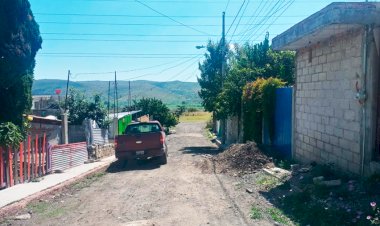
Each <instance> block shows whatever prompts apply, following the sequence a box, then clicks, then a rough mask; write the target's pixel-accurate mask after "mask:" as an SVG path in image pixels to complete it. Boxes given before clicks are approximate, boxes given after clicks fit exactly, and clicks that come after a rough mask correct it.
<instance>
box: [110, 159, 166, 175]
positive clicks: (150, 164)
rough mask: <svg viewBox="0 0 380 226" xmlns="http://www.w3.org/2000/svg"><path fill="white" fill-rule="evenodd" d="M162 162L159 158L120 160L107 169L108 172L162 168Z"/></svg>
mask: <svg viewBox="0 0 380 226" xmlns="http://www.w3.org/2000/svg"><path fill="white" fill-rule="evenodd" d="M160 166H161V165H160V163H159V162H158V160H157V159H148V160H135V161H128V162H127V161H120V160H117V161H116V162H113V163H112V164H111V165H110V166H109V167H108V168H107V170H106V172H108V173H119V172H123V171H133V170H153V169H158V168H160Z"/></svg>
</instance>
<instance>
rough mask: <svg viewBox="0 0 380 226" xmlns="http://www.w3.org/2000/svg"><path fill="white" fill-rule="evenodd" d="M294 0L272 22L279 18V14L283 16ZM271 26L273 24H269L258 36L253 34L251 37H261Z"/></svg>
mask: <svg viewBox="0 0 380 226" xmlns="http://www.w3.org/2000/svg"><path fill="white" fill-rule="evenodd" d="M294 2H295V0H293V1H291V2H289V3H288V5H287V6H286V8H285V9H284V10H283V11H282V12H281V14H280V15H278V16H276V17H275V19H274V20H273V21H272V23H275V22H276V21H277V20H278V18H279V16H281V15H282V14H284V13H285V12H286V10H288V8H289V7H290V6H291V5H292V4H293V3H294ZM270 26H271V25H268V26H267V27H266V28H265V29H264V30H263V32H262V33H261V34H259V35H257V36H253V35H252V36H251V37H252V38H253V37H254V38H258V37H260V36H261V35H262V34H263V33H265V31H266V30H268V28H270Z"/></svg>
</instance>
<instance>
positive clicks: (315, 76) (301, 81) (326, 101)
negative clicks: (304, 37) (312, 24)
mask: <svg viewBox="0 0 380 226" xmlns="http://www.w3.org/2000/svg"><path fill="white" fill-rule="evenodd" d="M362 38H363V35H362V32H361V31H355V32H351V33H350V34H346V35H341V36H339V37H334V38H331V39H329V40H328V41H325V42H322V43H319V44H318V45H316V46H312V47H310V48H307V49H303V50H299V51H298V52H297V72H296V75H297V76H296V78H297V79H296V95H295V132H294V133H295V134H294V136H295V138H294V139H295V150H294V151H295V153H294V157H295V158H296V159H297V160H300V161H302V162H312V161H316V162H319V163H333V164H334V166H336V167H337V168H339V169H341V170H343V171H346V172H350V173H356V174H357V173H359V172H360V131H361V124H360V121H361V115H360V112H361V106H360V104H359V103H358V101H357V100H355V96H356V89H355V84H356V82H357V81H360V75H361V74H362Z"/></svg>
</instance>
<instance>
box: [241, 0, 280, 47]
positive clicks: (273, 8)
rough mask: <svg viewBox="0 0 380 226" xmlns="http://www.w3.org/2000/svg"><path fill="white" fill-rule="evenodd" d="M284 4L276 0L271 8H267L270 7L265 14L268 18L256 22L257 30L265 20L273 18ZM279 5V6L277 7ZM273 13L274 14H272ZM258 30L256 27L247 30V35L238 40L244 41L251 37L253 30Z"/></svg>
mask: <svg viewBox="0 0 380 226" xmlns="http://www.w3.org/2000/svg"><path fill="white" fill-rule="evenodd" d="M282 2H284V1H283V0H278V1H277V2H276V3H275V4H274V5H273V6H269V7H271V8H270V10H269V11H268V12H267V13H266V14H265V15H266V16H268V17H263V18H262V19H261V20H260V21H259V22H258V24H259V25H258V26H259V28H261V27H262V26H263V24H264V23H265V22H266V21H267V19H266V18H270V17H271V16H273V15H274V14H275V13H277V12H278V11H279V10H280V9H279V7H281V4H280V3H282ZM279 4H280V5H279ZM273 11H274V12H273ZM257 29H258V28H257V27H252V28H250V29H247V33H246V34H245V36H243V37H241V38H240V40H244V39H248V40H249V39H250V37H251V35H252V34H253V33H254V31H255V30H257ZM249 32H250V33H249Z"/></svg>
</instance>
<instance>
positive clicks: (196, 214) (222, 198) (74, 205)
mask: <svg viewBox="0 0 380 226" xmlns="http://www.w3.org/2000/svg"><path fill="white" fill-rule="evenodd" d="M176 131H177V132H176V134H172V135H170V136H168V139H167V144H168V148H169V158H168V164H167V165H163V166H160V165H158V163H157V162H155V161H153V160H151V161H147V162H142V163H137V164H134V165H126V166H123V165H122V164H119V163H114V164H112V165H111V166H110V167H109V168H108V170H107V172H106V174H105V175H104V176H101V177H99V178H98V179H97V180H96V181H94V182H93V183H91V185H90V186H88V187H84V188H81V189H78V190H76V191H75V192H74V193H70V192H69V194H67V195H64V196H63V197H61V198H59V199H56V198H54V199H53V200H51V199H52V198H51V197H50V200H51V201H46V204H44V202H45V201H44V200H40V203H37V204H36V205H37V207H35V208H34V209H33V213H32V218H31V219H30V220H26V221H8V222H4V223H5V224H11V225H164V226H166V225H173V226H174V225H175V226H178V225H218V226H219V225H226V226H227V225H228V226H229V225H272V224H271V223H270V222H266V221H261V222H257V221H253V220H251V219H250V218H249V211H250V206H251V204H252V202H254V201H255V199H256V198H260V197H254V196H252V194H247V193H246V192H244V191H242V190H241V189H244V188H241V189H240V190H239V189H237V187H238V186H235V185H236V180H235V178H233V177H228V176H225V175H216V174H204V173H202V172H201V170H200V169H199V168H198V167H197V166H196V165H197V162H199V161H201V160H202V159H203V158H204V155H205V154H206V155H207V154H211V155H213V154H217V152H218V149H217V147H216V146H215V145H214V144H212V143H211V142H210V141H209V140H208V139H207V138H206V137H205V136H204V124H203V123H181V124H180V125H178V126H177V128H176ZM234 183H235V185H234ZM71 192H72V191H71ZM46 199H49V197H46ZM41 203H42V204H41ZM29 210H30V207H29ZM27 211H28V208H26V209H25V210H23V212H22V213H25V212H27Z"/></svg>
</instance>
